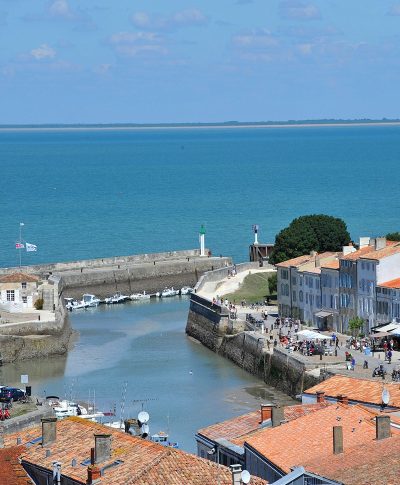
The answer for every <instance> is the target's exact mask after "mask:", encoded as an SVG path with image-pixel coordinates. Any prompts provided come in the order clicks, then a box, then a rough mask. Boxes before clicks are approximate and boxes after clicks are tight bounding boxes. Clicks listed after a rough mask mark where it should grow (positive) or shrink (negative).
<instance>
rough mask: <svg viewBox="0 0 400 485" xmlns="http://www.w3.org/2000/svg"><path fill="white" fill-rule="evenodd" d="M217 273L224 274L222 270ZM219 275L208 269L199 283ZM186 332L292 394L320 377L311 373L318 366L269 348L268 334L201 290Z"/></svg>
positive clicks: (192, 301)
mask: <svg viewBox="0 0 400 485" xmlns="http://www.w3.org/2000/svg"><path fill="white" fill-rule="evenodd" d="M228 269H229V268H227V269H226V271H228ZM237 269H238V271H240V270H247V269H249V268H248V267H247V265H243V268H240V265H237ZM223 271H225V269H224V270H223ZM223 271H222V273H223ZM213 273H219V275H218V276H219V277H220V276H221V271H219V272H217V271H215V272H213ZM215 277H216V275H215V274H210V273H206V274H205V275H204V276H203V279H202V281H201V282H199V283H200V284H201V285H205V284H206V283H207V282H210V281H212V282H215V281H217V279H215ZM186 333H187V334H188V335H189V336H191V337H193V338H195V339H196V340H198V341H199V342H201V343H202V344H203V345H205V346H206V347H208V348H209V349H211V350H213V351H214V352H216V353H218V354H220V355H222V356H224V357H226V358H227V359H229V360H231V361H232V362H234V363H235V364H236V365H238V366H239V367H241V368H243V369H244V370H246V371H247V372H249V373H251V374H253V375H255V376H257V377H259V378H260V379H263V380H264V382H265V383H266V384H269V385H272V386H274V387H276V388H277V389H279V390H281V391H283V392H285V393H286V394H288V395H290V396H292V397H295V396H296V395H298V394H300V393H301V392H302V391H303V390H304V389H307V388H308V387H311V386H313V385H315V384H316V383H317V382H319V381H320V379H319V378H318V377H315V376H314V374H313V373H310V371H311V370H313V369H315V368H316V367H317V366H315V365H310V364H308V363H306V362H305V361H303V360H302V359H301V358H300V357H298V356H294V355H293V354H289V353H288V352H287V351H286V350H284V349H273V350H271V351H270V350H268V346H267V337H266V336H265V334H261V333H259V332H253V331H246V330H245V324H244V322H241V321H239V320H232V319H230V316H229V310H228V309H227V308H225V307H224V306H219V305H216V304H213V303H212V302H211V301H209V300H208V299H207V298H204V297H202V296H201V295H199V294H192V295H191V298H190V307H189V313H188V320H187V325H186Z"/></svg>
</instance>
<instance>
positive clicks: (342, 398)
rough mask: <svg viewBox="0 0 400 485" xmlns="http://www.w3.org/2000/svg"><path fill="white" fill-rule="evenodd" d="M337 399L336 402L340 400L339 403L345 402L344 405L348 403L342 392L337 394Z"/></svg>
mask: <svg viewBox="0 0 400 485" xmlns="http://www.w3.org/2000/svg"><path fill="white" fill-rule="evenodd" d="M337 400H338V402H340V403H341V404H345V405H346V406H347V405H348V404H349V398H348V397H347V396H345V395H344V394H339V396H338V397H337Z"/></svg>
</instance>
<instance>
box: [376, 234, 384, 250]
mask: <svg viewBox="0 0 400 485" xmlns="http://www.w3.org/2000/svg"><path fill="white" fill-rule="evenodd" d="M385 247H386V238H385V237H377V238H376V239H375V249H376V251H379V249H383V248H385Z"/></svg>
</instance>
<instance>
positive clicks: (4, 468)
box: [0, 446, 33, 485]
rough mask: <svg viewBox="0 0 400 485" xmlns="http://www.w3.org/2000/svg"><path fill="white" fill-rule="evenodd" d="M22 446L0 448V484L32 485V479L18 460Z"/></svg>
mask: <svg viewBox="0 0 400 485" xmlns="http://www.w3.org/2000/svg"><path fill="white" fill-rule="evenodd" d="M23 449H24V447H23V446H13V447H12V448H2V449H0V483H1V485H27V484H31V485H32V483H33V482H32V480H31V479H30V478H29V476H28V474H27V473H26V471H25V470H24V468H23V466H22V465H21V464H20V462H19V459H18V458H19V456H20V455H21V452H22V451H23Z"/></svg>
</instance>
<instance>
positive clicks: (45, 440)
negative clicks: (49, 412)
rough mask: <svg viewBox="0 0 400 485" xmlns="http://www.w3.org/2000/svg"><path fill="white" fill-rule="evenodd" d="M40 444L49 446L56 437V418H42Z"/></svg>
mask: <svg viewBox="0 0 400 485" xmlns="http://www.w3.org/2000/svg"><path fill="white" fill-rule="evenodd" d="M41 421H42V446H43V447H45V446H49V445H51V444H52V443H54V442H55V441H56V439H57V418H42V419H41Z"/></svg>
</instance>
